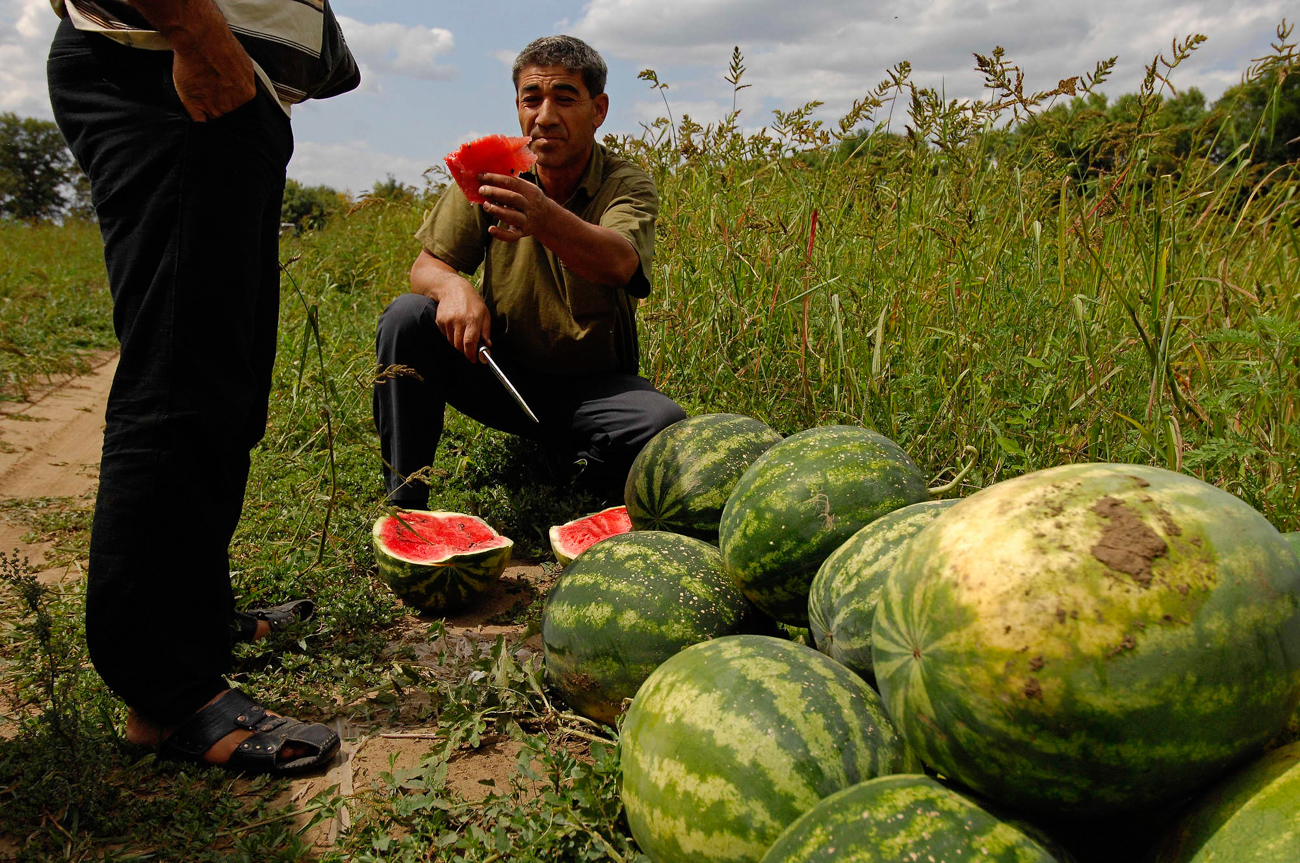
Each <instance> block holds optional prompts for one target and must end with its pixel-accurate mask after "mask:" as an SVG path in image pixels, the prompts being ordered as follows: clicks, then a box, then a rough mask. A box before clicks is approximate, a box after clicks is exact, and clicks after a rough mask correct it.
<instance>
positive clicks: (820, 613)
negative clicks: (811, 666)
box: [808, 500, 957, 682]
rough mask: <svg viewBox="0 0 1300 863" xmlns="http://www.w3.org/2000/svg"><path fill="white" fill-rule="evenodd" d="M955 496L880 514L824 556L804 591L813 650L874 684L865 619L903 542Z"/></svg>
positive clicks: (873, 609)
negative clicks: (806, 596)
mask: <svg viewBox="0 0 1300 863" xmlns="http://www.w3.org/2000/svg"><path fill="white" fill-rule="evenodd" d="M955 503H957V501H955V500H927V501H922V502H921V503H914V504H912V505H911V506H905V507H903V508H902V509H896V510H894V511H893V512H891V513H887V514H886V515H882V516H881V517H880V518H878V519H876V520H875V521H873V522H872V523H871V524H869V525H867V526H866V527H864V528H862V530H860V531H858V532H857V533H855V534H853V536H851V537H849V539H848V540H847V541H846V542H845V543H844V544H843V545H841V546H840V547H839V548H837V549H835V551H833V552H831V556H830V557H828V558H826V560H825V561H824V562H823V563H822V565H821V568H819V569H818V570H817V575H816V576H814V577H813V582H812V587H811V588H810V589H809V592H808V628H809V629H811V630H812V635H813V639H814V640H815V641H816V642H817V649H818V650H820V651H821V652H822V653H824V654H826V655H827V656H829V657H830V658H831V659H834V660H835V661H836V662H838V663H840V664H841V665H844V666H845V667H846V668H848V669H849V670H851V671H855V672H857V673H858V674H860V675H862V678H863V679H864V680H866V681H868V682H874V681H875V679H876V675H875V672H873V671H872V670H871V621H872V619H873V618H874V617H875V616H876V601H877V600H878V599H879V597H880V591H881V590H882V589H883V588H884V586H885V579H887V578H889V573H890V570H892V569H893V567H894V564H895V563H896V562H897V561H898V559H899V555H900V554H902V553H903V548H904V547H905V546H906V545H907V541H908V540H910V539H911V538H912V537H913V536H915V535H916V534H917V533H919V532H920V531H921V528H923V527H925V526H926V525H927V524H929V523H930V522H932V521H934V520H935V519H936V518H938V517H939V514H940V513H942V512H943V511H944V510H946V509H948V507H950V506H952V505H953V504H955Z"/></svg>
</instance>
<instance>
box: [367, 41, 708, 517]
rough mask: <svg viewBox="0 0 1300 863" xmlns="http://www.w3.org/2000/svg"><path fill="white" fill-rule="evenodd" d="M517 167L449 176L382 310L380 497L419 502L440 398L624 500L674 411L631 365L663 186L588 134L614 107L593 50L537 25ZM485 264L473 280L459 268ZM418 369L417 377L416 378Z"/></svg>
mask: <svg viewBox="0 0 1300 863" xmlns="http://www.w3.org/2000/svg"><path fill="white" fill-rule="evenodd" d="M512 77H513V81H514V86H515V107H516V109H517V111H518V114H519V128H520V129H521V131H522V132H523V133H524V134H525V135H527V136H528V137H529V138H531V139H532V141H531V144H530V145H529V146H530V147H531V149H532V151H533V153H534V154H536V156H537V164H536V165H535V166H534V169H533V170H532V171H531V172H529V173H527V174H525V175H524V176H523V177H511V176H505V175H502V174H483V175H482V176H481V177H480V178H479V179H480V180H481V181H482V183H483V184H484V185H483V186H482V187H481V189H480V192H481V194H482V195H483V196H484V197H485V198H487V199H488V203H485V204H483V205H482V206H475V205H473V204H470V203H469V201H468V199H467V198H466V197H465V194H464V193H463V192H462V191H461V190H460V187H459V186H457V185H455V184H452V185H450V186H449V187H448V188H447V191H445V192H444V193H443V195H442V197H440V198H439V199H438V203H437V204H436V205H435V206H434V209H433V212H432V213H431V214H430V215H429V217H428V218H427V219H425V221H424V224H423V225H421V226H420V229H419V230H418V231H417V232H416V234H415V238H416V239H417V240H418V241H419V242H420V245H421V249H420V252H419V254H418V255H417V257H416V259H415V263H414V264H413V265H412V267H411V292H410V293H407V294H404V295H402V296H400V297H398V298H397V299H396V300H394V301H393V302H392V304H390V305H389V306H388V308H387V309H385V310H384V313H383V315H382V316H381V317H380V321H379V333H378V337H377V339H376V350H377V355H378V360H379V365H380V366H381V368H388V367H394V366H404V367H407V368H409V369H411V370H413V371H414V372H415V374H414V375H412V374H409V373H404V374H397V375H388V374H381V376H380V382H379V383H377V384H376V385H375V390H374V413H375V425H376V428H377V429H378V431H379V438H380V446H381V451H382V456H383V460H384V478H385V482H386V485H387V491H388V500H389V502H390V503H392V504H393V505H394V506H398V507H402V508H406V509H424V508H426V507H427V506H428V495H429V490H428V486H427V485H425V483H424V482H422V481H420V480H419V479H418V478H411V475H412V474H416V473H417V472H418V471H420V470H421V469H423V468H428V467H429V466H430V465H431V464H432V463H433V458H434V453H435V452H436V450H437V447H438V440H439V437H440V436H441V434H442V424H443V409H444V405H446V404H448V403H450V404H451V405H452V406H453V407H455V408H456V409H457V410H459V411H460V412H461V413H463V414H465V415H467V416H469V417H471V418H473V419H475V420H477V421H478V422H480V423H483V424H484V425H488V426H491V427H492V428H495V429H500V430H502V431H505V432H509V433H511V434H516V435H522V436H524V437H528V438H531V439H533V440H537V441H539V442H540V443H542V444H543V446H544V447H545V448H546V450H547V452H548V454H549V455H550V456H551V458H552V460H553V461H557V462H559V463H560V464H562V465H565V466H566V467H571V469H572V470H573V471H574V472H575V473H577V479H578V482H579V484H580V485H582V486H584V487H586V488H587V489H589V490H590V491H592V492H594V493H595V494H596V495H597V496H599V497H603V498H605V499H606V500H607V501H609V500H616V501H621V500H622V497H623V484H624V481H625V480H626V478H627V471H628V468H629V467H631V464H632V460H633V459H634V458H635V457H636V455H637V453H638V452H640V450H641V448H642V447H643V446H644V445H645V443H646V442H647V441H649V440H650V438H651V437H653V436H654V435H655V434H656V433H658V432H659V431H660V430H661V429H663V428H665V427H667V426H669V425H671V424H672V423H674V422H677V421H678V420H680V419H683V418H684V417H685V414H684V413H683V411H682V409H681V408H680V407H678V406H677V405H676V404H675V403H674V402H673V401H672V400H671V399H670V398H668V397H667V396H665V395H664V394H662V393H660V392H659V391H658V390H656V389H655V388H654V387H653V386H652V385H651V384H650V382H649V381H647V380H645V379H644V378H642V377H640V376H638V374H637V370H638V364H639V351H638V345H637V332H636V305H637V300H638V299H639V298H644V297H645V296H647V295H648V294H649V293H650V284H651V258H652V255H653V253H654V223H655V216H656V214H657V212H658V199H657V196H656V193H655V187H654V182H653V181H652V180H651V179H650V177H649V176H648V175H646V174H645V172H643V171H641V170H640V169H639V168H637V167H635V166H634V165H632V164H631V163H629V162H627V161H625V160H623V159H620V158H618V157H616V156H614V155H613V154H611V153H609V152H608V151H607V150H606V149H605V148H604V147H603V146H601V145H600V144H598V143H597V142H596V130H597V129H599V128H600V126H601V124H602V123H603V122H604V121H605V116H606V114H607V113H608V111H609V96H608V95H607V94H606V93H605V77H606V68H605V62H604V60H602V59H601V57H600V55H599V54H597V53H596V51H594V50H593V49H592V48H591V46H589V45H587V44H586V43H585V42H583V41H582V40H580V39H576V38H573V37H571V36H548V37H543V38H541V39H537V40H535V41H533V42H532V43H530V44H529V45H528V46H527V47H526V48H524V50H523V51H522V52H520V54H519V56H518V57H517V58H515V62H514V67H513V70H512ZM480 265H482V267H483V278H482V288H481V290H475V288H474V286H473V285H472V284H471V283H470V282H469V280H468V279H467V278H466V277H465V276H466V275H467V274H473V273H474V272H475V271H476V270H477V269H478V268H479V266H480ZM480 343H482V344H484V345H487V346H488V347H490V348H491V349H492V354H493V356H494V358H495V359H496V360H497V362H498V364H499V365H500V366H501V367H502V369H503V370H504V371H505V373H506V375H507V376H508V377H509V378H510V379H511V380H512V381H513V382H514V384H515V385H516V387H517V388H518V389H519V391H520V394H521V395H522V396H523V398H524V400H525V401H526V402H528V404H529V405H530V406H531V407H532V408H533V410H534V411H535V413H536V414H537V417H538V420H539V422H538V423H536V424H535V423H533V422H532V420H530V419H529V418H528V417H527V416H526V415H525V414H524V413H523V411H522V410H521V409H520V407H519V406H518V405H517V404H515V402H514V401H513V400H512V398H511V397H510V396H509V394H508V393H507V392H506V391H505V389H504V388H503V387H502V386H501V385H500V384H499V383H498V382H497V381H496V379H495V378H494V377H493V376H492V374H491V372H490V370H489V369H488V368H487V366H486V365H485V364H483V363H481V362H480V361H479V357H478V348H479V345H480ZM417 375H418V377H417Z"/></svg>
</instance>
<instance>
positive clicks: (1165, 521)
mask: <svg viewBox="0 0 1300 863" xmlns="http://www.w3.org/2000/svg"><path fill="white" fill-rule="evenodd" d="M872 650H873V666H874V669H875V673H876V682H877V684H878V686H879V688H880V692H881V694H882V696H883V697H884V700H885V703H886V704H887V705H888V707H889V711H890V715H891V716H893V717H894V719H895V721H896V722H897V723H898V725H899V727H900V729H901V730H902V732H903V734H904V736H905V737H906V738H907V740H908V742H909V743H911V744H912V745H913V746H915V747H916V748H917V750H918V752H919V753H920V754H921V756H922V758H924V759H925V760H926V762H927V763H928V764H930V765H931V766H932V767H933V768H934V769H936V770H937V771H938V772H939V773H941V774H943V775H945V776H948V777H952V778H954V779H956V780H958V781H960V782H962V783H963V784H964V785H966V786H968V787H970V788H972V789H973V790H974V791H975V792H976V793H978V794H980V795H982V796H985V797H988V798H990V799H992V800H994V801H996V802H998V803H1000V804H1003V805H1006V806H1009V807H1012V808H1017V807H1018V808H1022V809H1024V810H1025V811H1027V812H1036V813H1041V814H1044V815H1052V814H1058V815H1069V816H1075V817H1085V816H1097V815H1105V814H1108V813H1118V812H1124V811H1129V810H1131V809H1133V808H1136V807H1139V806H1144V805H1149V804H1155V803H1159V802H1161V801H1164V800H1170V799H1174V798H1177V797H1178V796H1181V795H1184V794H1187V793H1190V792H1191V791H1193V790H1195V789H1196V788H1197V787H1199V786H1201V785H1203V784H1204V783H1206V782H1209V781H1210V780H1212V779H1214V778H1215V777H1216V776H1218V775H1219V774H1221V773H1222V772H1223V771H1224V770H1225V769H1227V768H1228V767H1230V766H1231V765H1232V764H1234V763H1235V762H1237V761H1239V760H1240V759H1242V758H1245V757H1248V756H1249V755H1250V754H1251V753H1252V752H1255V751H1257V750H1259V749H1260V748H1261V747H1263V746H1264V744H1265V743H1267V742H1268V741H1269V740H1270V739H1272V738H1273V737H1274V736H1275V735H1276V734H1278V733H1279V732H1280V731H1281V730H1282V729H1283V728H1285V727H1286V724H1287V721H1288V719H1289V718H1290V716H1291V715H1292V713H1293V712H1294V710H1295V708H1296V703H1297V700H1298V699H1300V561H1297V559H1296V555H1295V553H1294V552H1293V551H1292V550H1291V547H1290V545H1289V544H1288V543H1287V542H1286V540H1284V539H1283V538H1282V536H1281V534H1279V533H1278V532H1277V530H1276V529H1274V528H1273V527H1272V525H1270V524H1269V523H1268V522H1267V520H1265V519H1264V518H1263V516H1261V515H1260V514H1259V513H1258V512H1256V511H1255V510H1254V509H1252V508H1251V507H1250V506H1249V505H1247V504H1246V503H1244V502H1242V501H1241V500H1239V499H1238V498H1236V497H1234V496H1232V495H1231V494H1228V493H1227V492H1224V491H1222V490H1220V489H1217V488H1215V487H1214V486H1211V485H1208V484H1207V483H1203V482H1201V481H1200V480H1197V479H1195V478H1193V477H1188V476H1185V475H1182V474H1177V473H1173V472H1171V471H1166V470H1162V469H1160V468H1153V467H1147V466H1141V465H1115V464H1078V465H1067V466H1064V467H1057V468H1051V469H1048V470H1044V471H1039V472H1036V473H1032V474H1027V475H1025V476H1022V477H1018V478H1016V479H1012V480H1008V481H1006V482H1002V483H998V484H996V485H994V486H990V487H989V488H986V489H984V490H982V491H980V492H977V493H976V494H974V495H972V496H971V497H968V498H966V499H965V500H963V501H961V502H960V503H958V504H957V505H956V506H953V507H952V508H951V509H949V510H947V511H946V512H944V513H943V514H942V515H941V516H940V517H939V518H938V519H936V520H935V521H934V522H932V523H931V524H930V525H929V526H928V527H926V528H925V529H924V530H922V531H921V532H920V533H919V534H917V535H916V536H915V537H913V538H912V540H911V542H910V544H909V546H908V549H907V554H906V555H905V556H904V558H903V559H902V560H901V561H900V562H899V564H898V565H897V566H895V567H894V570H893V572H892V573H891V575H890V577H889V579H888V581H887V582H886V585H885V589H884V591H883V592H882V593H881V596H880V601H879V603H878V604H877V606H876V615H875V622H874V628H873V631H872Z"/></svg>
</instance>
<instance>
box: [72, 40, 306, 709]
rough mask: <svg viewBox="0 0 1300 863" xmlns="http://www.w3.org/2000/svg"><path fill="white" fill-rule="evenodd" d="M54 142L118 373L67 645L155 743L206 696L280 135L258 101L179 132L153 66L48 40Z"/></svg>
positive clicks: (240, 475)
mask: <svg viewBox="0 0 1300 863" xmlns="http://www.w3.org/2000/svg"><path fill="white" fill-rule="evenodd" d="M49 79H50V93H51V101H52V104H53V106H54V109H55V116H56V118H57V120H58V122H59V125H60V128H61V129H62V130H63V132H64V136H65V137H66V138H67V140H68V143H69V146H70V147H71V148H72V151H73V153H74V155H75V156H76V157H77V160H78V162H79V163H80V164H81V165H82V167H83V168H84V169H85V170H86V172H87V174H88V175H89V177H90V180H91V188H92V194H93V198H94V202H95V207H96V212H97V214H98V216H99V220H100V228H101V231H102V233H103V237H104V243H105V262H106V264H107V267H108V274H109V284H110V288H111V290H112V293H113V301H114V312H113V318H114V327H115V330H116V332H117V335H118V338H119V340H120V342H121V344H122V353H121V360H120V363H119V369H118V372H117V375H116V377H115V378H114V382H113V388H112V392H111V394H110V397H109V406H108V411H107V415H106V426H105V436H104V453H103V459H102V462H101V466H100V490H99V497H98V500H97V501H96V507H95V520H94V525H93V528H92V536H91V560H90V571H89V582H88V587H87V610H86V614H87V622H86V631H87V641H88V644H89V647H90V651H91V658H92V660H93V661H94V663H95V667H96V669H97V670H98V671H99V673H100V675H101V676H102V677H103V678H104V680H105V681H106V682H107V683H108V684H109V686H110V687H111V688H112V689H113V690H114V691H115V692H116V693H117V694H118V695H119V696H120V697H121V698H122V699H123V700H124V701H126V703H127V704H128V705H130V706H131V707H132V708H133V709H134V710H135V711H136V712H137V713H139V714H140V715H142V716H143V717H145V718H147V719H148V720H149V721H151V722H153V723H156V724H157V725H159V726H163V725H170V724H175V723H177V722H179V721H181V720H183V719H185V718H187V717H189V716H190V715H191V714H193V713H194V712H195V711H197V710H198V709H199V708H200V707H202V706H203V705H205V704H206V703H208V702H209V701H210V700H211V699H212V698H213V697H214V696H215V695H217V694H218V693H220V692H222V691H223V690H225V688H226V684H225V681H224V679H223V675H224V674H225V673H226V671H228V669H229V664H230V619H231V610H232V609H231V604H232V599H231V589H230V581H229V571H228V560H227V546H228V544H229V541H230V537H231V535H232V533H233V531H234V528H235V525H236V523H237V521H238V518H239V512H240V508H241V504H242V497H243V492H244V484H245V482H246V480H247V474H248V458H249V448H250V447H251V446H252V445H253V444H254V443H255V442H256V440H257V439H258V438H260V436H261V434H262V430H263V428H264V424H265V418H266V395H267V392H268V386H269V379H268V378H269V372H270V363H271V361H272V359H273V357H274V345H275V319H276V315H277V314H278V296H277V294H278V289H279V288H278V285H279V279H278V273H277V272H276V263H277V252H276V250H275V248H276V243H277V232H278V225H279V200H280V196H281V194H282V190H283V184H284V169H285V165H286V164H287V161H288V158H289V155H290V153H291V152H292V146H293V144H292V134H291V132H290V130H289V126H288V120H287V118H286V117H285V116H284V115H283V113H282V112H281V111H280V110H279V108H278V107H277V106H276V105H275V104H274V103H273V102H271V101H270V100H269V98H268V97H266V96H265V95H259V96H258V97H257V98H256V99H254V100H253V101H252V102H250V103H248V104H247V105H245V106H243V107H241V108H239V109H236V110H235V111H233V112H231V113H230V114H227V115H225V116H223V117H220V118H218V119H217V120H214V121H211V122H208V123H195V122H193V121H192V120H190V119H189V117H188V116H187V115H186V114H185V112H184V108H183V107H182V106H181V105H180V102H179V100H178V99H177V98H176V95H175V91H174V90H173V89H172V87H171V75H170V55H169V54H164V53H157V52H147V51H137V50H134V49H128V48H125V47H122V46H118V45H116V44H114V43H112V42H110V41H109V40H106V39H103V38H102V37H98V36H95V35H91V34H80V33H77V32H76V31H75V30H73V29H72V28H71V27H70V26H69V25H67V24H66V22H65V24H64V25H62V26H61V28H60V31H59V35H58V36H56V39H55V43H54V45H53V47H52V49H51V57H50V63H49Z"/></svg>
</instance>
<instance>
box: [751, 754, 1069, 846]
mask: <svg viewBox="0 0 1300 863" xmlns="http://www.w3.org/2000/svg"><path fill="white" fill-rule="evenodd" d="M825 861H835V863H901V861H934V863H963V861H987V863H1057V858H1056V857H1054V856H1053V855H1052V854H1050V853H1049V852H1048V851H1047V849H1046V848H1044V847H1043V846H1042V845H1039V844H1038V843H1037V842H1035V841H1034V840H1033V839H1031V838H1030V837H1029V836H1027V835H1025V834H1024V833H1022V832H1021V831H1020V830H1018V829H1016V828H1015V827H1013V826H1012V825H1010V824H1007V823H1006V822H1003V821H999V820H998V819H997V818H995V817H993V816H992V815H990V814H989V813H988V812H986V811H984V810H983V809H981V808H980V807H979V806H977V805H975V804H974V803H972V802H971V801H969V800H967V799H966V798H965V797H962V796H961V795H960V794H958V793H957V792H955V791H951V790H949V789H947V788H945V787H943V786H942V785H940V784H939V783H938V782H935V781H934V780H933V779H930V778H929V777H927V776H917V775H910V774H904V775H898V776H881V777H879V778H876V779H869V780H867V781H866V782H863V783H860V784H858V785H854V786H853V787H852V788H847V789H845V790H844V791H840V792H838V793H836V794H832V795H831V796H830V797H827V798H826V799H825V800H823V801H821V802H820V803H818V804H817V805H816V806H814V807H813V808H812V809H809V810H808V811H807V812H805V813H804V814H803V815H800V816H799V818H798V820H796V821H795V822H794V823H793V824H791V825H790V826H789V827H787V828H786V829H785V832H784V833H782V834H781V835H780V837H779V838H778V839H777V840H776V842H775V843H773V845H772V847H771V848H770V849H768V852H767V853H766V854H765V855H763V860H762V863H825Z"/></svg>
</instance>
